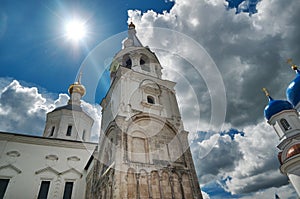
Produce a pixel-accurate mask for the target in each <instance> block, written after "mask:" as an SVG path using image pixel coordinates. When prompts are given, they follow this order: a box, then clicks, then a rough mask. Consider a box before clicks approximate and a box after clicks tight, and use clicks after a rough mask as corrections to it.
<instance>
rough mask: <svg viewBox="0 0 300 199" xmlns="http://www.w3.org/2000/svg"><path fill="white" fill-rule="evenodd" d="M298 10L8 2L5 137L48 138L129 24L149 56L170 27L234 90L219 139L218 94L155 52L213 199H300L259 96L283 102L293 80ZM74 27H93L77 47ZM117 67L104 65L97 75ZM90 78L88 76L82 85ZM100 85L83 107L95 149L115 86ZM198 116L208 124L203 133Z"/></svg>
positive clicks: (178, 1)
mask: <svg viewBox="0 0 300 199" xmlns="http://www.w3.org/2000/svg"><path fill="white" fill-rule="evenodd" d="M299 11H300V4H299V3H298V2H297V1H290V2H288V3H287V2H285V1H281V0H270V1H267V0H261V1H254V0H245V1H242V0H236V1H235V0H196V1H194V0H175V1H165V0H145V1H140V0H127V1H125V0H114V1H97V0H88V1H79V0H75V1H71V0H70V1H59V0H55V1H38V0H27V1H18V0H10V1H6V0H2V1H1V2H0V92H1V94H0V130H1V131H8V132H17V133H26V134H34V135H41V134H42V131H43V128H44V122H45V114H46V113H47V112H48V111H50V110H52V109H53V108H54V107H57V106H61V105H63V104H65V103H66V102H67V100H68V96H67V94H66V93H67V88H68V86H69V85H70V84H71V83H73V82H74V81H75V80H76V75H77V74H78V73H79V70H80V68H81V66H82V63H84V60H85V59H86V57H88V55H89V54H90V52H91V51H93V50H94V49H95V48H96V47H97V46H100V47H101V45H104V44H105V41H107V40H109V38H111V37H114V36H115V35H117V34H119V33H124V31H126V30H127V22H128V21H133V22H134V23H135V25H136V29H137V32H138V37H139V38H140V40H141V41H142V43H143V44H144V45H149V46H150V48H151V42H150V43H149V41H150V40H149V39H148V38H149V37H154V38H155V37H159V35H153V34H155V32H152V31H145V30H151V28H153V27H156V28H166V29H168V30H172V31H176V32H178V33H180V34H184V35H186V36H187V37H189V38H190V39H192V40H193V41H194V42H195V44H197V45H199V46H201V48H203V49H204V50H205V51H206V52H207V53H208V55H209V57H210V58H211V59H212V60H213V61H214V63H215V64H216V66H217V69H218V71H217V72H218V73H219V74H220V75H221V77H222V82H216V85H218V84H220V83H221V84H224V86H225V89H226V101H225V102H224V103H225V104H226V109H225V110H220V111H225V112H226V117H225V120H224V123H223V126H222V128H221V129H218V130H217V131H216V129H217V128H209V127H208V126H209V125H208V124H209V122H210V120H211V116H212V114H211V111H212V109H213V108H214V109H217V110H218V108H219V107H212V99H211V98H212V96H214V93H212V92H214V90H211V89H208V88H207V82H206V81H205V78H204V77H202V78H201V75H200V77H199V78H198V76H196V75H195V74H196V73H195V70H193V66H192V65H190V63H188V61H187V60H184V59H183V58H182V57H180V56H175V55H174V54H168V53H166V52H162V51H158V52H157V55H158V57H159V59H160V61H161V63H162V65H163V67H164V68H165V69H164V71H163V73H164V78H166V79H170V80H173V81H176V82H178V84H177V86H176V92H177V97H178V102H179V106H180V109H181V113H182V116H183V120H184V124H185V128H186V129H187V130H189V131H190V140H191V149H192V153H193V156H194V159H195V163H196V168H197V172H198V176H199V181H200V184H201V188H202V190H203V191H204V192H205V193H204V195H205V198H272V197H274V196H275V193H277V194H278V195H279V196H280V197H282V198H295V191H294V190H293V188H292V187H291V185H290V184H289V183H288V181H287V179H286V177H284V176H283V175H282V174H280V172H279V169H278V167H279V163H278V161H277V152H278V151H277V149H276V145H277V144H278V143H279V141H278V138H277V137H276V134H275V132H274V131H273V129H272V128H270V127H269V126H268V125H267V124H266V122H265V120H264V118H263V109H264V106H265V105H266V104H267V99H266V98H265V96H264V94H263V93H262V92H261V88H262V87H267V88H268V89H269V90H270V93H271V95H272V97H273V98H275V99H284V98H285V89H286V87H287V86H288V84H289V82H290V81H291V80H292V79H293V78H294V76H295V75H294V72H293V71H292V70H290V68H289V65H288V64H286V60H287V58H290V57H291V58H293V59H294V62H295V63H296V64H297V63H299V62H300V59H299V54H300V48H299V43H300V34H299V32H300V25H299V23H298V19H299V15H300V14H299V13H300V12H299ZM73 19H77V20H80V21H81V22H83V23H84V25H85V28H86V35H85V36H84V37H83V38H82V39H81V40H78V41H74V40H70V39H68V37H67V35H66V29H65V26H66V24H68V23H69V22H70V21H72V20H73ZM124 34H125V35H126V32H125V33H124ZM121 36H122V34H121ZM120 38H122V37H120ZM169 39H170V41H168V45H170V46H171V47H174V48H175V47H176V46H175V45H177V47H178V48H180V49H181V50H185V52H186V53H187V54H189V55H190V56H191V57H192V56H195V57H197V54H195V52H194V51H193V50H194V49H191V48H189V46H184V44H182V43H180V41H178V40H176V38H175V39H174V37H171V35H170V37H169ZM152 42H153V40H152ZM152 44H153V45H155V42H153V43H152ZM105 45H106V44H105ZM106 47H107V48H108V49H110V50H111V51H112V52H111V53H116V52H115V51H113V50H112V49H115V48H116V49H118V48H119V49H120V48H121V43H120V44H119V46H111V47H110V46H109V45H106ZM112 56H113V54H112ZM99 57H101V55H99ZM108 58H111V57H108ZM109 61H110V59H107V60H105V62H101V63H97V62H96V63H95V65H94V67H95V70H100V69H103V68H105V67H106V66H108V65H109ZM166 66H169V68H168V67H166ZM172 67H173V68H176V69H177V71H175V73H174V70H173V69H172ZM176 74H177V75H176ZM178 74H183V75H182V76H181V77H182V78H179V76H178ZM210 75H212V76H211V78H213V77H214V74H210ZM88 78H89V77H87V76H85V74H83V83H85V82H87V80H88ZM102 81H103V82H102ZM98 83H99V85H97V91H96V92H95V93H93V95H95V96H94V98H89V97H88V95H87V96H86V97H85V98H84V100H85V102H83V107H84V109H85V110H86V111H87V112H88V113H89V114H90V115H91V116H93V118H94V119H95V120H97V121H98V122H96V123H95V126H94V130H95V132H94V134H93V139H95V140H96V137H97V132H98V129H99V125H100V124H99V121H100V118H101V115H100V107H99V105H98V103H99V102H100V100H101V98H102V97H103V96H104V95H105V91H106V89H107V87H108V86H109V73H108V71H106V72H105V73H104V75H103V79H101V80H99V82H98ZM85 86H86V87H88V86H89V85H85ZM195 100H196V102H197V103H195ZM194 104H198V105H199V106H193V105H194ZM198 115H200V116H201V123H200V125H198V126H197V128H195V125H194V124H195V118H196V117H198ZM204 152H205V153H204ZM206 152H207V153H206Z"/></svg>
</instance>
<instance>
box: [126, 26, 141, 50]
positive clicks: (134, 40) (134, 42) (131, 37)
mask: <svg viewBox="0 0 300 199" xmlns="http://www.w3.org/2000/svg"><path fill="white" fill-rule="evenodd" d="M133 46H134V47H143V44H142V43H141V42H140V40H139V38H138V37H137V36H136V30H135V25H134V24H133V22H132V21H131V22H130V24H129V25H128V37H127V39H126V40H125V41H124V42H123V48H127V47H133Z"/></svg>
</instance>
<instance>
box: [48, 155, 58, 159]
mask: <svg viewBox="0 0 300 199" xmlns="http://www.w3.org/2000/svg"><path fill="white" fill-rule="evenodd" d="M45 158H46V159H47V160H58V156H57V155H47V156H46V157H45Z"/></svg>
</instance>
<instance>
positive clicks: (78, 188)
mask: <svg viewBox="0 0 300 199" xmlns="http://www.w3.org/2000/svg"><path fill="white" fill-rule="evenodd" d="M95 146H96V144H92V143H86V144H85V145H84V146H83V145H82V143H80V142H70V141H59V140H55V139H50V138H48V139H46V138H38V137H31V136H22V135H15V136H10V135H8V136H7V135H6V134H4V135H3V134H2V133H1V134H0V152H1V154H0V178H10V181H9V184H8V187H7V190H6V193H5V196H4V198H7V199H12V198H23V199H27V198H28V199H32V198H37V195H38V192H39V189H40V183H41V181H42V180H50V181H51V183H50V189H49V194H48V198H62V196H63V191H64V186H65V182H66V181H73V182H74V186H73V192H72V198H74V199H77V198H84V193H85V185H86V184H85V175H86V173H85V171H84V167H85V165H86V163H87V162H88V159H89V158H90V155H91V153H92V152H93V150H94V148H95ZM85 147H87V148H85ZM18 154H19V155H18ZM49 155H53V157H54V156H56V157H57V160H56V159H55V158H53V157H52V158H48V159H47V158H46V156H48V157H49Z"/></svg>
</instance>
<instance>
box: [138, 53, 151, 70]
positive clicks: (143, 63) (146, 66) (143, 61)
mask: <svg viewBox="0 0 300 199" xmlns="http://www.w3.org/2000/svg"><path fill="white" fill-rule="evenodd" d="M140 66H141V69H142V70H144V71H147V72H150V65H149V58H148V57H147V56H145V55H142V57H141V58H140Z"/></svg>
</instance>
